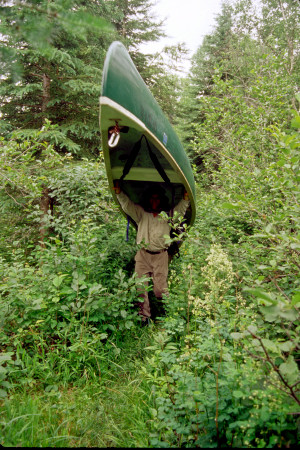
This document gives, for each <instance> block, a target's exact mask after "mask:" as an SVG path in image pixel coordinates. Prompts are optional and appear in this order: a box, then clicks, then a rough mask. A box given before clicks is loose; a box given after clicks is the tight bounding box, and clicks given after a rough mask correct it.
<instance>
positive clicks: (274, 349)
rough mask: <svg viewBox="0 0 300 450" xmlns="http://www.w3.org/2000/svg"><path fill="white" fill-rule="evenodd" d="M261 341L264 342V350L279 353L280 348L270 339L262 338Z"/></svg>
mask: <svg viewBox="0 0 300 450" xmlns="http://www.w3.org/2000/svg"><path fill="white" fill-rule="evenodd" d="M262 343H263V344H264V347H265V348H266V350H268V351H270V352H273V353H280V350H279V348H278V346H277V344H276V343H275V342H273V341H271V340H270V339H262Z"/></svg>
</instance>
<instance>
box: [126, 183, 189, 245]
mask: <svg viewBox="0 0 300 450" xmlns="http://www.w3.org/2000/svg"><path fill="white" fill-rule="evenodd" d="M117 198H118V200H119V202H120V204H121V206H122V208H123V210H124V212H125V213H126V214H128V215H129V216H130V217H132V219H133V220H134V221H135V222H136V224H137V226H138V228H137V236H136V242H137V244H142V245H143V246H144V247H145V248H147V250H150V251H151V252H158V251H160V250H163V249H164V248H167V247H168V245H169V244H168V243H167V242H166V239H165V238H164V235H167V236H169V235H170V231H171V227H170V225H169V224H168V222H167V221H166V220H165V219H163V218H162V217H160V216H159V215H154V214H153V213H150V212H147V211H145V210H144V208H142V206H140V205H138V204H136V203H134V202H133V201H132V200H130V198H128V197H127V195H126V194H124V192H120V194H118V195H117ZM188 206H189V200H184V199H182V200H180V202H179V203H178V204H177V205H176V206H175V208H174V211H177V212H178V213H179V214H181V215H184V214H185V212H186V210H187V208H188Z"/></svg>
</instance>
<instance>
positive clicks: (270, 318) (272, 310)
mask: <svg viewBox="0 0 300 450" xmlns="http://www.w3.org/2000/svg"><path fill="white" fill-rule="evenodd" d="M260 310H261V312H262V313H263V315H264V316H265V319H266V320H267V322H275V320H277V319H278V318H279V317H280V307H279V305H272V306H261V307H260Z"/></svg>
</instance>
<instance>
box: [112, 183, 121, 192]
mask: <svg viewBox="0 0 300 450" xmlns="http://www.w3.org/2000/svg"><path fill="white" fill-rule="evenodd" d="M113 190H114V191H115V193H116V194H117V195H118V194H120V192H121V188H120V183H119V181H116V182H115V186H114V187H113Z"/></svg>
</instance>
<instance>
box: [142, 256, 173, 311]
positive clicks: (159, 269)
mask: <svg viewBox="0 0 300 450" xmlns="http://www.w3.org/2000/svg"><path fill="white" fill-rule="evenodd" d="M168 264H169V258H168V252H167V251H165V252H162V253H158V254H156V255H151V254H150V253H147V252H146V250H144V249H141V250H139V251H138V252H137V254H136V255H135V271H136V273H137V276H138V277H139V278H140V277H142V276H143V275H146V276H148V277H152V281H153V292H154V295H155V296H156V297H157V298H162V295H163V294H165V295H167V294H168V281H167V280H168ZM147 285H148V283H146V284H145V287H147ZM140 296H141V297H143V298H144V302H140V305H139V315H140V316H143V317H151V310H150V302H149V297H148V292H147V291H144V292H143V293H141V294H140Z"/></svg>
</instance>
